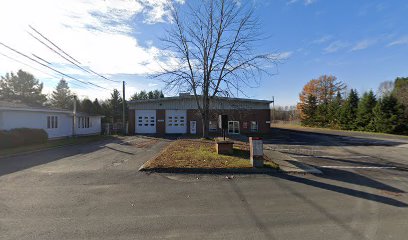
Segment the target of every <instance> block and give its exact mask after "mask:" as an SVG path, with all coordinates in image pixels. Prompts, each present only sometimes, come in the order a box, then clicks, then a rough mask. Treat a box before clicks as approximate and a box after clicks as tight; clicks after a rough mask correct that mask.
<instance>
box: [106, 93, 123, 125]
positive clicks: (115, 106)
mask: <svg viewBox="0 0 408 240" xmlns="http://www.w3.org/2000/svg"><path fill="white" fill-rule="evenodd" d="M108 104H109V111H110V112H109V117H110V118H111V120H112V122H113V123H115V122H120V121H121V120H122V97H121V96H120V93H119V91H118V90H117V89H114V90H113V92H112V93H111V98H110V99H108Z"/></svg>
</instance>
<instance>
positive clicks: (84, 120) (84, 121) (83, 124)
mask: <svg viewBox="0 0 408 240" xmlns="http://www.w3.org/2000/svg"><path fill="white" fill-rule="evenodd" d="M77 119H78V121H77V126H78V128H90V127H92V122H91V121H90V119H89V117H78V118H77Z"/></svg>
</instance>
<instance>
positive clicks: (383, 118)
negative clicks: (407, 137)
mask: <svg viewBox="0 0 408 240" xmlns="http://www.w3.org/2000/svg"><path fill="white" fill-rule="evenodd" d="M373 113H374V121H373V123H374V125H375V129H376V131H377V132H384V133H398V134H401V133H403V132H404V131H405V130H406V124H405V123H404V107H403V106H402V104H400V103H398V100H397V99H396V98H395V97H394V96H393V95H389V96H384V97H383V98H382V99H380V100H379V101H378V102H377V104H376V106H375V107H374V109H373Z"/></svg>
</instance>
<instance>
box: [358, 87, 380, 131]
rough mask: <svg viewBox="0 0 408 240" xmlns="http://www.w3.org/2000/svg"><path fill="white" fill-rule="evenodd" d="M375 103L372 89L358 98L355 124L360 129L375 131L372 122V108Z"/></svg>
mask: <svg viewBox="0 0 408 240" xmlns="http://www.w3.org/2000/svg"><path fill="white" fill-rule="evenodd" d="M376 104H377V99H376V98H375V96H374V93H373V91H371V90H370V91H369V92H365V93H364V94H363V96H362V97H361V99H360V102H359V104H358V109H357V119H356V126H357V129H358V130H360V131H375V126H374V123H373V118H374V113H373V109H374V107H375V106H376Z"/></svg>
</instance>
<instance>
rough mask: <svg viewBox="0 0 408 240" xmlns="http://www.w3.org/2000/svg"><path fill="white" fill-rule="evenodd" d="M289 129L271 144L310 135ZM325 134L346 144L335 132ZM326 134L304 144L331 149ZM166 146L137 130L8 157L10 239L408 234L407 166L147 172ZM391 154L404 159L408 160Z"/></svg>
mask: <svg viewBox="0 0 408 240" xmlns="http://www.w3.org/2000/svg"><path fill="white" fill-rule="evenodd" d="M280 134H281V135H276V137H275V138H272V139H270V140H269V141H271V142H275V144H274V145H271V146H273V147H279V148H283V147H284V146H285V145H286V146H288V145H290V144H283V143H282V141H283V140H284V139H290V140H291V141H292V142H294V141H298V142H301V141H305V137H304V136H303V135H302V134H301V135H297V133H293V132H292V133H291V132H280ZM302 136H303V137H302ZM308 136H309V138H308V139H309V140H313V139H315V140H316V139H318V138H317V137H316V136H315V135H313V134H310V135H308ZM322 137H327V138H328V139H332V140H333V141H334V142H336V137H334V136H322ZM326 140H327V139H325V140H324V141H323V140H322V141H309V143H308V144H309V145H306V143H305V145H304V146H305V147H306V148H309V147H310V148H319V149H320V150H324V149H325V148H328V147H329V146H327V144H326V145H324V143H326V142H327V141H326ZM278 141H281V142H280V143H279V142H278ZM305 142H307V141H305ZM284 143H285V142H284ZM286 143H287V142H286ZM312 143H315V144H314V145H311V144H312ZM166 144H168V142H166V141H164V140H159V141H156V140H154V141H152V140H151V139H147V138H140V137H131V138H126V139H125V140H123V141H105V142H98V143H93V144H89V145H86V146H71V147H65V148H60V149H54V150H48V151H43V152H38V153H35V154H31V155H26V156H19V157H13V158H7V159H0V233H1V238H2V239H163V238H164V239H404V238H405V237H404V236H406V235H407V234H408V228H407V227H406V216H407V215H408V211H407V207H408V205H407V203H408V198H407V195H406V193H405V192H406V191H408V185H407V174H406V171H403V170H400V169H397V170H395V169H394V170H392V169H372V170H370V171H372V172H376V173H375V174H372V173H371V172H368V171H369V170H368V169H361V171H362V172H359V171H360V170H359V169H346V170H343V169H342V170H341V171H344V172H347V173H345V174H343V175H341V174H340V175H338V172H335V173H331V172H330V171H337V170H338V169H329V168H328V169H326V170H329V172H328V173H327V174H325V175H323V176H313V175H306V176H303V175H301V176H299V175H283V174H274V175H235V176H234V178H229V179H227V178H226V176H225V175H196V174H146V173H142V172H138V171H137V169H138V168H139V166H140V165H141V164H142V163H143V162H144V161H146V160H147V159H149V158H151V157H153V156H154V155H155V154H157V153H158V152H159V151H160V150H161V149H162V148H163V147H164V146H165V145H166ZM297 145H300V144H297ZM350 145H351V144H350ZM292 146H293V147H295V146H294V145H293V144H292ZM341 147H343V146H341ZM345 147H348V146H345ZM391 147H392V151H394V149H393V148H394V147H397V146H391ZM299 151H300V150H299ZM316 152H317V151H316ZM325 154H326V153H325ZM347 154H349V153H347ZM353 154H354V153H353ZM358 154H363V153H358ZM383 154H386V153H383ZM393 154H395V155H398V154H397V153H393ZM356 155H357V154H356ZM392 156H394V155H392ZM309 157H310V161H311V162H312V161H320V159H319V158H316V159H317V160H316V159H315V158H314V156H309ZM305 158H306V157H305ZM354 160H355V161H359V160H360V159H357V160H356V159H354ZM388 160H389V161H392V162H396V163H399V164H401V167H402V164H404V162H403V161H402V157H401V159H400V158H395V159H394V158H392V159H391V158H390V159H388ZM316 164H320V162H316ZM324 164H326V163H324ZM330 164H332V163H330ZM388 171H390V172H388ZM347 174H348V175H347ZM336 176H340V177H336ZM342 176H343V177H342ZM381 176H387V179H385V180H384V179H383V177H381ZM391 176H394V177H396V178H395V179H393V178H391ZM388 178H389V179H388Z"/></svg>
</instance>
